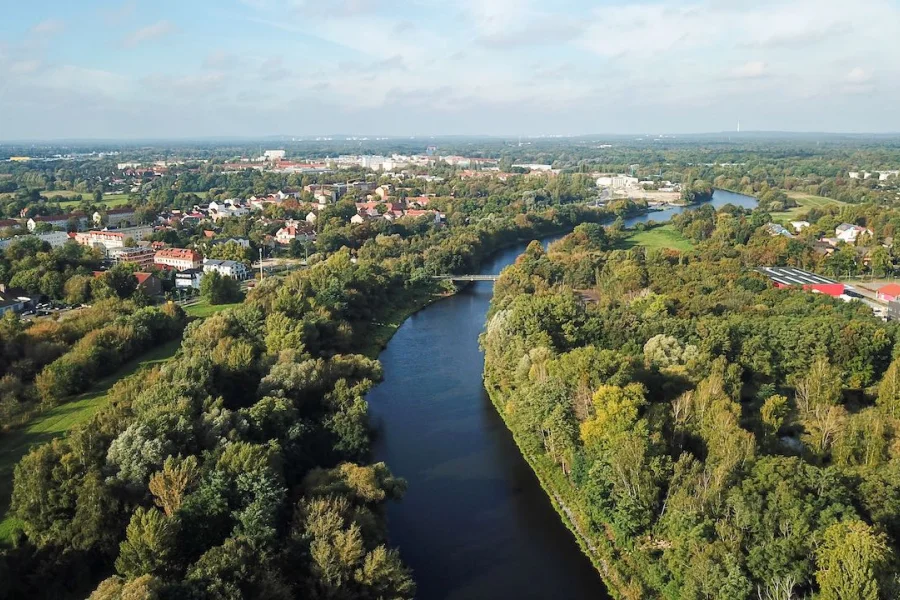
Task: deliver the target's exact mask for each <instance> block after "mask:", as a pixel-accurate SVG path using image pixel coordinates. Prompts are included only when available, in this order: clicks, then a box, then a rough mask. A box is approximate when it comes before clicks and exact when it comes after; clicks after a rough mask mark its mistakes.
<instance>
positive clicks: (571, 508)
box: [484, 381, 630, 600]
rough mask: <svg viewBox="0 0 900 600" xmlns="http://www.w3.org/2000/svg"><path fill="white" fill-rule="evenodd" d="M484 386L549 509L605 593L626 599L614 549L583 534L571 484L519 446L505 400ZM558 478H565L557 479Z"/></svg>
mask: <svg viewBox="0 0 900 600" xmlns="http://www.w3.org/2000/svg"><path fill="white" fill-rule="evenodd" d="M484 387H485V390H486V391H487V395H488V397H489V398H490V399H491V403H492V404H493V405H494V408H495V409H496V411H497V414H498V415H499V416H500V418H501V419H502V420H503V423H504V425H506V428H507V430H508V431H509V432H510V434H511V435H512V438H513V441H514V442H515V444H516V447H517V448H518V449H519V453H520V454H521V455H522V458H524V459H525V462H527V463H528V466H529V467H530V468H531V471H532V472H533V473H534V476H535V477H536V478H537V480H538V483H539V484H540V486H541V489H543V490H544V493H545V494H546V495H547V498H548V499H549V500H550V504H551V505H552V506H553V510H554V511H556V514H557V515H559V518H560V520H561V521H562V523H563V525H565V526H566V529H568V530H569V532H570V533H571V534H572V535H573V536H574V537H575V540H576V541H577V542H578V546H579V548H581V551H582V553H583V554H584V555H585V556H586V557H587V558H588V559H589V560H590V561H591V564H592V565H594V568H595V569H596V570H597V572H598V573H600V577H601V578H602V579H603V583H604V585H605V586H606V591H607V593H609V595H610V596H612V597H613V598H614V599H615V600H625V599H626V598H629V597H630V596H628V595H626V593H625V591H624V590H625V588H626V584H625V581H624V577H623V576H622V574H621V573H620V572H619V570H618V568H617V566H616V565H615V561H616V559H617V556H616V555H617V552H616V549H615V548H614V547H613V546H612V544H611V543H610V541H609V540H608V539H607V538H605V537H600V538H596V539H594V538H591V537H590V536H589V535H588V534H587V533H586V527H584V526H583V525H582V524H581V523H580V522H579V521H580V520H583V517H582V516H581V514H580V512H581V509H580V507H579V506H578V500H577V499H576V498H575V497H574V496H573V495H572V494H571V487H570V486H569V484H568V481H567V480H565V477H564V476H563V475H562V473H561V471H560V470H559V467H558V466H557V465H555V464H553V463H552V462H550V461H542V460H540V459H539V457H535V456H532V455H530V454H528V453H527V452H525V448H524V447H523V445H522V442H521V440H520V439H519V436H518V434H517V433H516V431H515V430H514V429H513V428H512V427H510V424H509V422H508V421H507V418H506V412H505V411H504V410H503V405H504V403H505V402H504V400H503V398H502V396H501V394H500V392H499V390H497V389H495V388H493V386H488V384H487V382H486V381H485V382H484ZM560 479H563V480H565V481H564V482H560V481H559V480H560Z"/></svg>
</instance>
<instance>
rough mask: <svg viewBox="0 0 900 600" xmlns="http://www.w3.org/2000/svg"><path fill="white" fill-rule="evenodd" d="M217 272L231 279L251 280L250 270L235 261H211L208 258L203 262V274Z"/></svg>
mask: <svg viewBox="0 0 900 600" xmlns="http://www.w3.org/2000/svg"><path fill="white" fill-rule="evenodd" d="M213 271H215V272H216V273H218V274H219V275H222V276H223V277H231V278H233V279H237V280H238V281H243V280H245V279H249V278H250V269H248V268H247V265H245V264H244V263H241V262H237V261H235V260H211V259H209V258H206V259H204V260H203V272H204V273H212V272H213Z"/></svg>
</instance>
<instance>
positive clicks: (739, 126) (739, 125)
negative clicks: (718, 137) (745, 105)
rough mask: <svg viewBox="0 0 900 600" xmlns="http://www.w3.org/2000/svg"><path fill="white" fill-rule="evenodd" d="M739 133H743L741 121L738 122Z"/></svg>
mask: <svg viewBox="0 0 900 600" xmlns="http://www.w3.org/2000/svg"><path fill="white" fill-rule="evenodd" d="M737 132H738V133H740V132H741V122H740V121H738V130H737Z"/></svg>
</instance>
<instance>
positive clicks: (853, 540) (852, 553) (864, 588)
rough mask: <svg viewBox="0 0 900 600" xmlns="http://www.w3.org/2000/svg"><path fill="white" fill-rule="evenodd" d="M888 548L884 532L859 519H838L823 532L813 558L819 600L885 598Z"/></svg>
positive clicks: (889, 558) (871, 599) (888, 557)
mask: <svg viewBox="0 0 900 600" xmlns="http://www.w3.org/2000/svg"><path fill="white" fill-rule="evenodd" d="M890 560H891V551H890V549H889V548H888V545H887V539H886V537H885V535H884V534H883V533H877V532H875V530H873V529H872V528H871V527H870V526H869V525H866V524H865V523H863V522H862V521H841V522H840V523H836V524H834V525H832V526H831V527H829V528H828V529H827V530H826V531H825V536H824V539H823V542H822V546H821V547H820V548H819V552H818V556H817V557H816V566H817V567H818V571H817V572H816V581H817V582H818V584H819V596H818V597H819V598H821V599H822V600H847V599H849V598H853V599H854V600H857V599H858V600H880V599H883V598H887V595H886V593H887V591H888V589H887V579H888V577H889V572H888V563H889V561H890Z"/></svg>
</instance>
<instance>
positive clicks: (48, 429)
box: [0, 339, 181, 541]
mask: <svg viewBox="0 0 900 600" xmlns="http://www.w3.org/2000/svg"><path fill="white" fill-rule="evenodd" d="M180 346H181V340H180V339H177V340H172V341H171V342H168V343H166V344H163V345H162V346H159V347H157V348H154V349H153V350H150V351H149V352H147V353H145V354H143V355H142V356H140V357H139V358H136V359H134V360H132V361H129V362H128V363H126V364H124V365H123V366H122V368H121V369H119V370H118V371H116V372H115V373H114V374H113V375H110V376H109V377H106V378H104V379H101V380H100V381H98V382H97V384H96V385H95V386H94V388H93V389H92V390H91V391H90V392H86V393H84V394H81V395H80V396H77V397H75V398H74V399H73V400H72V401H71V402H66V403H65V404H61V405H59V406H56V407H54V408H52V409H50V410H48V411H46V412H44V413H41V414H40V415H39V416H38V417H36V418H35V419H33V420H32V421H31V422H30V423H29V424H28V425H27V426H26V427H23V428H21V429H18V430H15V431H12V432H10V433H8V434H6V435H4V436H3V437H0V515H4V516H5V514H6V510H7V508H9V499H10V495H11V494H12V476H13V470H14V469H15V467H16V464H17V463H18V462H19V460H20V459H21V458H22V457H23V456H25V455H26V454H28V452H29V450H31V449H32V448H33V447H34V446H37V445H38V444H44V443H46V442H49V441H50V440H53V439H55V438H58V437H61V436H63V435H65V434H66V432H68V431H69V430H70V429H71V428H72V427H75V426H76V425H78V424H80V423H84V422H85V421H88V420H89V419H90V418H91V417H92V416H94V414H95V413H96V412H97V410H99V409H100V408H102V407H103V406H104V405H105V404H106V402H107V401H108V398H107V394H108V392H109V389H110V388H111V387H112V386H113V385H114V384H115V383H116V382H117V381H119V380H120V379H123V378H125V377H128V376H130V375H133V374H135V373H137V372H138V371H140V370H142V369H145V368H149V367H152V366H154V365H158V364H161V363H164V362H166V361H167V360H169V359H170V358H172V357H173V356H175V353H176V352H177V351H178V348H179V347H180ZM14 529H15V521H14V520H13V519H10V518H4V520H3V521H0V541H3V540H4V539H7V538H8V536H9V535H10V534H11V533H12V531H13V530H14Z"/></svg>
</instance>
